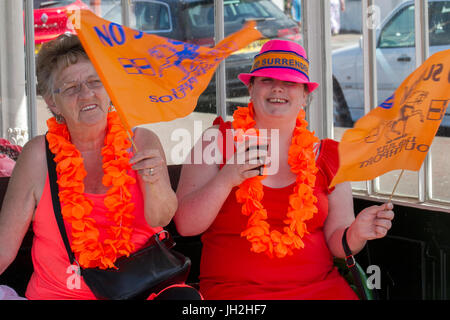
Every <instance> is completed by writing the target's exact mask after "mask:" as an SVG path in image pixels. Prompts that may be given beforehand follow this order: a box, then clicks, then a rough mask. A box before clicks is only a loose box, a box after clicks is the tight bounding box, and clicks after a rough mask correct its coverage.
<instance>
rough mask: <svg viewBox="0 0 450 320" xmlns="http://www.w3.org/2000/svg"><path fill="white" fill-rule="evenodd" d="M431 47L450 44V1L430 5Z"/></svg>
mask: <svg viewBox="0 0 450 320" xmlns="http://www.w3.org/2000/svg"><path fill="white" fill-rule="evenodd" d="M428 15H429V26H430V33H429V34H430V46H442V45H449V44H450V1H442V2H433V3H430V7H429V9H428Z"/></svg>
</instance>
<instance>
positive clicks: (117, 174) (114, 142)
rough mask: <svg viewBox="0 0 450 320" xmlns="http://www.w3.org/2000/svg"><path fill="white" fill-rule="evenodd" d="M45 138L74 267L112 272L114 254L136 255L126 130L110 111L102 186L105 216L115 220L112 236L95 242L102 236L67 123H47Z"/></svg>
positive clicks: (81, 165) (81, 162) (79, 157)
mask: <svg viewBox="0 0 450 320" xmlns="http://www.w3.org/2000/svg"><path fill="white" fill-rule="evenodd" d="M47 126H48V129H49V130H48V134H47V139H48V142H49V148H50V150H51V151H52V153H54V154H55V155H56V156H55V162H56V172H57V174H58V179H57V182H58V185H59V188H60V191H59V198H60V201H61V205H62V209H61V212H62V215H63V217H64V220H65V221H67V222H69V223H71V225H72V244H71V248H72V250H73V252H74V254H75V256H76V257H77V261H78V263H79V264H80V265H81V266H82V267H85V268H94V267H99V268H101V269H107V268H114V267H115V266H114V262H115V261H116V259H117V257H118V256H122V255H126V256H129V254H130V253H131V252H133V251H134V249H135V248H134V244H133V243H132V242H131V233H132V232H133V229H132V228H131V227H130V226H131V222H132V221H133V219H134V215H133V210H134V203H132V202H131V193H130V192H129V190H128V186H129V185H132V184H135V183H136V180H135V179H134V178H132V177H130V176H129V175H128V174H127V170H129V169H130V168H131V167H130V164H129V161H128V160H129V154H128V152H127V149H128V148H129V147H130V146H131V143H130V141H129V139H128V136H127V132H126V131H125V129H124V128H123V126H122V124H121V122H120V119H119V116H118V115H117V112H109V113H108V132H107V135H106V138H105V146H104V147H103V148H102V151H101V154H102V156H103V172H104V176H103V180H102V182H103V185H104V186H106V187H110V188H109V190H108V192H107V195H106V197H105V200H104V203H105V206H106V207H107V208H108V213H107V217H108V218H109V219H110V220H112V221H114V224H113V225H111V226H110V227H109V229H108V233H109V236H110V238H109V239H105V240H104V241H103V242H102V243H101V242H99V240H98V239H99V235H100V232H99V230H98V229H97V227H96V221H95V220H94V219H93V218H91V217H89V215H90V213H91V212H92V208H93V202H92V201H91V200H89V199H88V198H86V196H85V195H84V183H83V180H84V178H85V177H86V174H87V173H86V170H85V168H84V165H83V158H82V156H81V153H80V151H78V150H77V148H76V147H75V145H73V144H72V143H71V142H70V133H69V130H68V129H67V126H66V125H65V124H59V123H57V122H56V120H55V118H54V117H53V118H50V119H48V120H47Z"/></svg>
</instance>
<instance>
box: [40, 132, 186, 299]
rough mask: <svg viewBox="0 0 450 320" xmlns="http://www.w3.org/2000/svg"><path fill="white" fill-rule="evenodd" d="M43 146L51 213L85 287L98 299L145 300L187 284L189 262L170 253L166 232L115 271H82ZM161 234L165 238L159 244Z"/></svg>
mask: <svg viewBox="0 0 450 320" xmlns="http://www.w3.org/2000/svg"><path fill="white" fill-rule="evenodd" d="M45 145H46V152H47V166H48V175H49V182H50V189H51V193H52V202H53V211H54V212H55V217H56V221H57V223H58V228H59V231H60V233H61V237H62V239H63V242H64V246H65V247H66V250H67V254H68V256H69V261H70V263H71V264H73V263H76V264H77V265H78V267H79V270H80V272H81V276H82V277H83V279H84V281H85V283H86V284H87V286H88V287H89V289H91V291H92V293H93V294H94V295H95V296H96V297H97V298H98V299H102V300H125V299H146V298H147V297H148V296H149V295H150V294H151V293H157V292H159V291H160V290H162V289H164V288H166V287H168V286H170V285H172V284H177V283H183V282H184V281H186V279H187V276H188V274H189V271H190V267H191V260H190V259H189V258H188V257H185V256H184V255H182V254H181V253H179V252H177V251H174V250H171V249H172V247H173V246H174V245H175V242H174V241H173V239H172V237H171V236H170V234H169V232H168V231H166V230H163V231H161V232H160V233H157V234H154V235H153V236H152V237H151V238H150V240H149V242H148V243H147V244H146V245H145V246H144V247H143V248H142V249H141V250H139V251H137V252H135V253H133V254H131V255H130V256H129V257H125V256H123V257H120V258H118V259H117V260H116V262H115V266H116V267H117V269H113V268H110V269H106V270H102V269H100V268H81V267H80V265H79V264H78V262H77V261H76V259H75V255H74V254H73V252H72V249H71V248H70V243H69V239H68V237H67V233H66V228H65V226H64V220H63V217H62V214H61V204H60V201H59V196H58V193H59V188H58V184H57V182H56V179H57V176H56V164H55V162H54V154H53V153H52V152H51V151H50V149H49V147H48V141H47V139H45ZM162 234H164V235H165V237H164V238H163V239H162V240H161V239H160V236H161V235H162Z"/></svg>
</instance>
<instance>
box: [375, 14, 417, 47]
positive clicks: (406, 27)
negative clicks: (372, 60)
mask: <svg viewBox="0 0 450 320" xmlns="http://www.w3.org/2000/svg"><path fill="white" fill-rule="evenodd" d="M414 42H415V40H414V6H408V7H406V8H405V9H403V10H402V11H400V12H399V13H398V14H397V15H396V16H395V17H394V18H393V19H392V20H391V21H390V23H389V24H388V25H386V27H385V28H384V29H383V31H382V33H381V36H380V43H379V47H380V48H396V47H412V46H414Z"/></svg>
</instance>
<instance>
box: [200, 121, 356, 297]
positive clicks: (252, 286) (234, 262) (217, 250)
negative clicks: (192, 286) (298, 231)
mask: <svg viewBox="0 0 450 320" xmlns="http://www.w3.org/2000/svg"><path fill="white" fill-rule="evenodd" d="M230 125H231V124H230V123H229V122H228V123H225V122H223V121H220V130H221V131H222V133H223V134H224V133H225V130H226V129H228V128H230ZM337 146H338V143H337V142H336V141H334V140H331V139H325V140H322V141H321V144H320V147H319V155H318V158H317V162H316V163H317V167H318V169H319V171H318V173H317V179H316V186H315V189H314V195H315V196H316V197H317V200H318V202H317V209H318V213H316V215H315V216H314V218H313V219H311V220H309V221H308V222H307V228H308V231H309V234H306V235H305V236H304V237H303V238H302V240H303V242H304V244H305V247H304V248H302V249H299V250H295V251H294V254H293V255H292V256H286V257H284V258H270V257H268V256H267V255H266V254H264V253H254V252H251V251H250V242H249V241H248V240H247V239H246V238H244V237H241V236H240V233H241V232H242V231H243V230H244V229H245V228H246V226H247V220H248V217H246V216H244V215H243V214H242V213H241V204H239V203H237V202H236V196H235V192H236V190H237V187H235V188H233V190H232V191H231V193H230V195H229V196H228V198H227V200H226V201H225V203H224V204H223V206H222V208H221V210H220V212H219V213H218V215H217V218H216V219H215V221H214V223H213V224H212V225H211V226H210V227H209V229H208V230H207V231H206V232H205V233H204V234H203V235H202V243H203V250H202V257H201V264H200V292H201V293H202V295H203V297H204V298H205V299H206V300H208V299H220V300H222V299H230V300H232V299H242V300H246V299H250V300H253V299H262V300H264V299H266V300H271V299H274V300H278V299H285V300H288V299H296V300H297V299H358V297H357V296H356V294H355V293H354V291H353V290H352V289H351V288H350V286H349V285H348V283H347V282H346V281H345V280H344V278H343V277H342V276H341V275H340V274H339V272H338V271H337V269H336V268H335V267H334V266H333V256H332V255H331V252H330V250H329V249H328V246H327V243H326V240H325V236H324V232H323V225H324V222H325V220H326V218H327V214H328V197H327V195H328V194H329V193H330V192H331V191H332V190H330V189H329V188H328V185H329V183H330V182H331V180H332V178H333V177H334V175H335V174H336V171H337V169H338V166H339V160H338V159H339V158H338V153H337ZM223 150H226V148H223ZM225 157H226V155H225ZM293 187H294V184H292V185H289V186H287V187H284V188H270V187H266V186H264V198H263V200H262V204H263V205H264V207H265V208H266V210H267V212H268V220H267V221H268V222H269V223H270V225H271V228H275V229H278V230H280V231H282V228H283V226H284V223H283V220H284V219H285V218H286V212H287V208H288V198H289V195H290V194H291V193H292V191H293Z"/></svg>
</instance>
